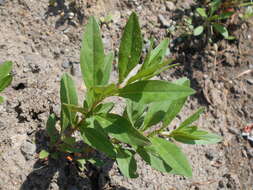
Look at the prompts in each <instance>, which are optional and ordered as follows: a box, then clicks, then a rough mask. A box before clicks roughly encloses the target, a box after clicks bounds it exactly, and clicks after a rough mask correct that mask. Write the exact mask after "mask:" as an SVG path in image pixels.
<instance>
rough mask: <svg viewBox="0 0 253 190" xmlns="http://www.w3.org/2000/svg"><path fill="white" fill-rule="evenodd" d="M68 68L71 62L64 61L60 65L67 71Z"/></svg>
mask: <svg viewBox="0 0 253 190" xmlns="http://www.w3.org/2000/svg"><path fill="white" fill-rule="evenodd" d="M70 66H71V62H69V61H65V62H64V63H62V67H63V68H64V69H68V68H69V67H70Z"/></svg>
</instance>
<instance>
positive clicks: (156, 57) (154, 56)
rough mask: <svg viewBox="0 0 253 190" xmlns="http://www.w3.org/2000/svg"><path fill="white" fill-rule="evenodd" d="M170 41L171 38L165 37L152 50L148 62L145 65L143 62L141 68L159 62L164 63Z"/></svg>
mask: <svg viewBox="0 0 253 190" xmlns="http://www.w3.org/2000/svg"><path fill="white" fill-rule="evenodd" d="M169 42H170V41H169V39H165V40H163V41H162V42H161V43H160V44H159V45H158V46H157V47H156V48H155V49H154V50H152V51H151V52H150V57H149V61H148V63H146V64H145V65H144V64H143V66H142V68H141V70H142V69H144V68H148V67H150V66H155V65H156V66H157V65H158V64H160V63H162V62H163V59H164V57H165V54H166V51H167V49H168V46H169Z"/></svg>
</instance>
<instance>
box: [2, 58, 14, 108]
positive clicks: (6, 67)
mask: <svg viewBox="0 0 253 190" xmlns="http://www.w3.org/2000/svg"><path fill="white" fill-rule="evenodd" d="M11 69H12V62H10V61H6V62H4V63H2V64H0V92H2V91H3V90H4V89H5V88H6V87H8V86H9V85H10V83H11V81H12V76H11V75H10V72H11ZM3 101H4V98H3V97H2V96H0V104H1V103H3Z"/></svg>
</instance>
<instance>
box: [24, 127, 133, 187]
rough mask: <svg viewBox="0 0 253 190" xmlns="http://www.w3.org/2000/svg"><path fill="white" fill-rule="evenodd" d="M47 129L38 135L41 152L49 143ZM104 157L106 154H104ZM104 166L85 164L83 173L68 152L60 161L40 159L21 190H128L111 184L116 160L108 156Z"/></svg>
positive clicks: (38, 147)
mask: <svg viewBox="0 0 253 190" xmlns="http://www.w3.org/2000/svg"><path fill="white" fill-rule="evenodd" d="M45 134H46V132H45V130H39V131H37V132H36V134H35V142H36V152H37V153H38V152H40V151H41V150H42V147H45V142H47V139H46V138H47V137H46V135H45ZM96 153H97V155H96V156H97V157H101V153H99V152H96ZM102 157H103V158H104V156H102ZM103 162H104V165H103V166H102V167H100V168H98V167H96V166H94V165H92V164H89V163H88V164H86V165H85V166H86V171H85V172H81V171H80V170H79V169H78V167H77V165H76V163H75V162H73V161H69V160H67V159H66V155H65V156H62V157H61V158H59V159H58V160H54V159H48V160H47V161H45V160H39V159H38V160H37V161H36V163H35V164H34V165H33V171H32V172H31V173H30V174H29V175H28V176H27V178H26V180H25V181H24V182H23V184H22V186H21V188H20V190H35V189H36V190H37V189H39V190H48V189H52V190H55V189H59V190H76V189H82V190H86V189H88V190H100V189H107V188H106V186H109V189H112V190H128V189H127V188H125V187H120V186H111V185H110V178H109V175H108V173H109V171H110V170H111V169H112V166H113V163H114V161H113V160H109V159H108V158H105V159H104V160H103Z"/></svg>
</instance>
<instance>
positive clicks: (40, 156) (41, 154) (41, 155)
mask: <svg viewBox="0 0 253 190" xmlns="http://www.w3.org/2000/svg"><path fill="white" fill-rule="evenodd" d="M48 156H49V152H47V151H46V150H42V151H40V153H39V159H45V158H47V157H48Z"/></svg>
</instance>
